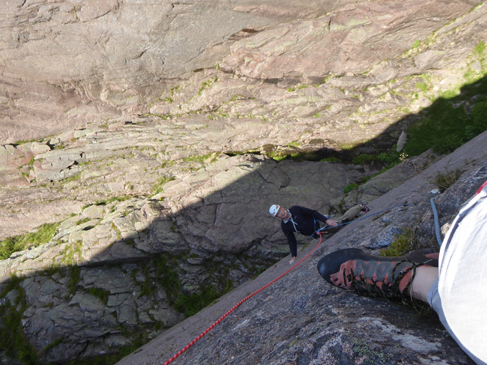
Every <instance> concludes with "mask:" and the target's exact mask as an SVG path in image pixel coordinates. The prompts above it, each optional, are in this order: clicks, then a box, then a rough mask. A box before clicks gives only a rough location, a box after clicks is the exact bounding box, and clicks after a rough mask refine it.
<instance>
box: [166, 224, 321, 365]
mask: <svg viewBox="0 0 487 365" xmlns="http://www.w3.org/2000/svg"><path fill="white" fill-rule="evenodd" d="M317 233H318V234H319V235H320V241H319V242H318V244H317V245H316V247H315V248H314V249H313V250H312V251H311V252H310V253H309V254H307V255H306V257H304V258H303V259H302V260H301V261H299V262H298V263H297V264H296V265H294V266H293V267H291V268H290V269H288V270H287V271H286V272H284V273H283V274H281V275H279V276H278V277H277V278H275V279H274V280H272V281H271V282H270V283H268V284H266V285H265V286H263V287H262V288H260V289H259V290H257V291H255V292H254V293H252V294H250V295H248V296H246V297H245V298H244V299H242V300H241V301H240V302H238V303H237V304H235V305H234V306H233V308H232V309H230V310H229V311H228V312H227V313H225V314H224V315H223V316H221V317H220V318H219V319H218V320H217V321H216V322H215V323H213V324H212V325H211V326H210V327H208V328H207V329H206V330H205V331H204V332H203V333H201V335H199V336H198V337H196V338H195V339H194V340H193V341H191V342H190V343H188V344H187V345H186V346H185V347H184V348H183V349H181V350H180V351H179V352H178V353H177V354H176V355H174V356H173V357H171V358H170V359H169V360H167V361H166V362H165V363H164V364H163V365H168V364H170V363H171V362H173V361H174V360H176V359H177V358H178V357H179V356H180V355H181V354H183V353H184V352H185V351H186V350H188V349H189V348H190V347H191V346H193V345H194V344H195V343H196V342H198V341H199V340H200V339H201V338H202V337H203V336H204V335H206V334H207V333H208V332H210V331H211V330H212V329H213V327H215V326H216V325H217V324H218V323H220V322H221V321H223V320H224V319H225V317H227V316H228V315H229V314H230V313H232V312H233V311H234V310H235V309H237V308H238V307H239V306H240V305H241V304H242V303H244V302H245V301H247V300H249V299H250V298H252V297H253V296H254V295H255V294H257V293H260V292H261V291H262V290H264V289H265V288H267V287H268V286H270V285H272V284H273V283H275V282H276V281H278V280H279V279H280V278H282V277H283V276H284V275H286V274H287V273H288V272H290V271H291V270H293V269H294V268H295V267H296V266H298V265H299V264H300V263H302V262H303V261H304V260H306V259H307V258H308V257H309V256H310V255H311V254H312V253H313V252H315V251H316V249H317V248H318V247H319V246H320V244H321V239H322V236H321V233H322V232H317Z"/></svg>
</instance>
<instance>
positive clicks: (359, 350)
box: [117, 132, 487, 365]
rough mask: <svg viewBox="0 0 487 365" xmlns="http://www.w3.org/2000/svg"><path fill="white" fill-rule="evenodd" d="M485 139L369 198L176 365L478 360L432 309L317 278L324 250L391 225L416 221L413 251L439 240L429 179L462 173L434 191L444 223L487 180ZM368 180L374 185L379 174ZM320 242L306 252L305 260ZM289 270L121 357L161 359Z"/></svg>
mask: <svg viewBox="0 0 487 365" xmlns="http://www.w3.org/2000/svg"><path fill="white" fill-rule="evenodd" d="M486 142H487V132H484V133H483V134H482V135H481V136H478V137H477V138H476V139H474V140H472V141H471V142H469V143H468V144H466V145H464V146H462V147H461V148H459V149H458V150H456V151H455V152H454V153H452V154H451V155H449V156H446V157H444V158H443V159H440V160H439V161H438V162H436V163H435V164H433V165H432V166H431V167H430V168H428V169H426V170H425V171H424V172H422V173H421V174H419V175H417V176H415V177H413V178H411V179H410V180H407V181H406V182H405V183H404V184H402V185H400V186H398V187H396V188H394V189H392V190H391V191H389V192H388V193H386V194H384V195H383V196H381V197H380V198H377V199H376V200H374V201H373V202H371V203H370V204H369V208H371V211H370V213H369V214H367V216H366V217H364V219H361V220H359V221H353V222H352V223H351V224H350V225H348V226H346V227H344V228H343V229H342V230H340V231H339V232H338V233H335V234H334V235H333V236H332V237H330V238H327V239H326V240H325V241H324V243H322V244H321V246H320V247H319V248H318V250H316V251H315V252H314V254H313V255H312V256H311V257H310V258H309V259H308V260H306V261H304V262H303V263H302V264H301V265H300V266H298V267H297V268H296V269H295V270H294V271H292V272H290V273H289V274H287V275H286V276H284V277H283V278H281V279H280V280H279V281H277V282H276V283H274V284H272V286H270V287H268V288H267V289H265V290H264V291H262V292H260V293H258V294H257V295H255V296H253V297H251V298H250V299H249V300H247V301H245V302H244V303H243V304H242V305H241V306H239V307H238V308H237V309H236V310H235V311H233V312H232V313H231V314H230V315H228V317H226V318H225V319H224V320H223V321H222V322H221V323H220V324H218V325H217V326H216V327H215V328H214V329H212V330H211V331H210V332H209V333H208V334H207V335H206V336H204V337H202V338H201V339H200V340H199V341H198V342H196V344H195V345H193V346H192V347H190V348H189V349H188V350H187V351H186V352H184V353H183V354H182V355H181V356H180V357H178V358H177V359H176V360H175V361H174V362H172V363H173V364H213V363H215V362H220V363H224V364H287V363H292V364H357V363H390V364H396V363H401V362H406V363H411V364H416V363H455V364H457V363H462V364H473V363H474V362H473V361H472V360H471V359H469V358H468V357H467V355H465V353H463V352H462V351H461V350H460V348H459V347H458V346H457V345H456V343H455V342H454V341H453V339H452V338H451V337H450V336H449V335H448V333H447V332H446V330H445V329H444V328H443V326H442V325H441V323H440V321H439V320H438V317H437V315H436V314H435V313H434V312H433V311H432V310H430V311H426V312H425V311H424V308H423V310H421V308H419V307H418V308H413V307H412V306H409V307H408V306H404V305H401V304H398V303H393V302H387V301H386V300H383V299H375V298H373V299H372V298H365V297H360V296H357V295H356V294H354V293H353V292H348V291H342V290H340V289H338V288H334V287H332V286H330V285H328V284H327V283H326V282H325V281H324V280H323V279H322V278H321V276H320V275H319V273H318V271H317V269H316V265H317V262H318V260H319V259H320V258H321V256H322V255H324V254H326V253H329V252H333V251H335V250H337V249H341V248H347V247H360V248H364V245H366V244H367V243H370V242H371V241H373V240H376V239H377V237H379V236H381V235H383V233H384V232H386V231H387V230H388V228H389V227H397V228H400V229H407V228H408V227H409V228H413V229H414V230H415V231H416V234H417V236H416V240H417V242H416V247H415V248H419V247H438V246H437V243H436V239H435V224H434V218H433V213H432V207H431V205H430V198H431V197H434V196H435V194H437V192H432V190H435V189H432V187H433V188H434V187H435V186H432V184H431V181H432V180H433V179H434V178H435V176H437V175H438V174H439V173H448V172H453V171H455V170H456V169H459V170H461V171H463V174H462V175H461V176H460V177H459V179H458V180H457V182H456V183H455V184H454V185H452V186H451V187H450V188H449V189H447V190H446V191H445V192H444V193H442V194H441V195H439V196H438V195H436V196H437V198H436V200H435V202H436V208H437V210H438V214H439V218H440V219H439V224H440V225H444V224H446V223H447V222H451V221H452V220H453V219H454V217H455V215H456V213H457V212H458V210H459V209H460V207H461V206H462V205H463V203H464V202H465V201H467V200H468V199H469V198H470V197H471V196H472V195H473V194H475V192H476V190H477V189H478V188H479V187H480V186H481V185H482V183H483V182H485V181H487V164H486V157H487V154H486V151H485V149H484V148H483V147H482V146H484V145H485V143H486ZM466 156H470V157H471V158H469V159H467V157H466ZM392 170H394V169H392ZM368 184H370V185H373V184H374V179H372V180H370V181H369V183H368ZM370 185H369V188H370ZM364 190H366V189H364ZM404 204H407V205H404ZM398 205H399V206H398ZM418 222H420V223H419V225H418ZM317 242H318V241H317V240H316V241H315V242H313V244H312V245H311V246H313V247H308V248H307V249H303V251H302V252H301V253H300V254H299V258H302V257H304V255H305V253H307V252H309V251H311V248H314V247H315V246H316V244H317ZM372 252H373V251H372ZM375 253H376V254H378V252H377V251H375ZM287 269H289V264H288V263H287V260H283V261H281V262H280V263H279V264H278V265H275V266H273V267H272V268H270V269H268V270H267V271H266V272H265V273H263V274H262V275H261V276H259V278H258V279H256V280H254V281H253V282H251V283H246V284H244V285H242V286H241V287H239V288H237V289H236V290H234V291H233V292H231V293H229V294H227V295H225V296H224V297H222V298H220V301H219V303H217V304H215V305H214V306H212V307H209V308H206V309H205V310H203V311H202V312H200V313H198V314H197V315H195V316H194V317H191V318H188V319H187V320H185V321H183V322H181V323H180V324H178V325H176V326H174V327H173V328H171V329H170V330H168V331H167V332H166V333H164V334H163V335H161V336H160V337H158V338H157V339H155V340H153V341H152V342H150V343H149V344H147V345H145V346H144V347H143V348H142V349H141V350H140V351H138V352H137V353H134V354H131V355H129V356H127V357H126V358H124V359H123V360H121V361H120V362H118V363H117V364H119V365H125V364H146V365H149V364H160V363H164V362H165V361H167V360H168V359H170V358H171V357H172V356H173V355H175V354H176V353H177V352H178V351H179V350H181V349H182V348H183V347H184V346H185V345H187V344H189V343H190V342H191V341H192V340H194V339H195V338H197V337H198V335H199V334H201V333H202V332H203V331H204V330H206V329H207V328H208V327H210V326H211V325H212V324H213V323H214V322H215V321H216V320H218V319H219V318H220V317H221V316H222V315H224V314H225V313H226V312H227V311H228V310H229V309H231V308H232V307H233V306H234V305H235V304H236V303H239V302H240V301H241V300H242V299H244V298H246V297H247V296H248V295H249V294H250V293H254V292H255V291H257V290H258V289H260V288H262V287H263V286H264V285H266V284H268V283H269V282H270V281H271V280H273V279H275V278H277V277H278V276H279V275H280V274H282V273H283V272H284V271H286V270H287ZM418 304H419V303H418Z"/></svg>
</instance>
